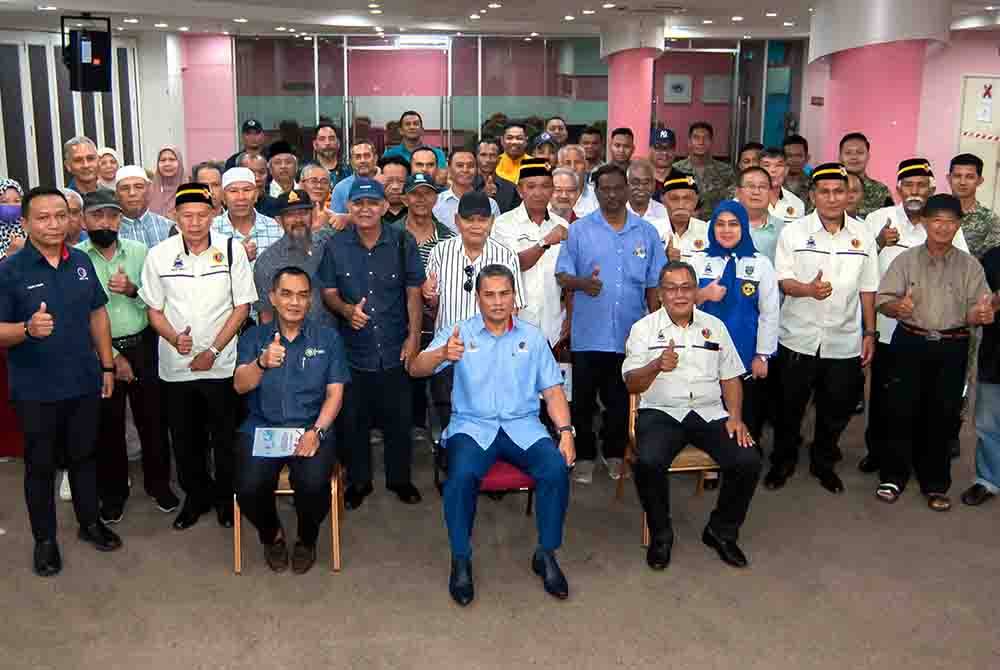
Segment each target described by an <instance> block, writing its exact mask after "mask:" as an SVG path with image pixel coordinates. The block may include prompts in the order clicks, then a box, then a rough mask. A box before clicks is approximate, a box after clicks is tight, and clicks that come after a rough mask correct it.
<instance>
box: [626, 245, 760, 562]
mask: <svg viewBox="0 0 1000 670" xmlns="http://www.w3.org/2000/svg"><path fill="white" fill-rule="evenodd" d="M697 291H698V279H697V277H696V275H695V271H694V268H692V267H691V266H690V265H688V264H687V263H683V262H678V261H671V262H669V263H668V264H667V265H665V266H664V268H663V270H662V271H661V272H660V284H659V293H660V301H661V302H662V303H663V307H661V308H660V309H658V310H657V311H655V312H653V313H652V314H649V315H647V316H645V317H643V318H642V319H640V320H639V321H638V322H636V324H635V325H634V326H632V331H631V333H629V337H628V341H627V342H626V344H625V354H626V358H625V362H624V364H623V365H622V377H623V378H624V380H625V385H626V386H627V387H628V390H629V392H630V393H638V394H640V400H639V414H638V416H637V417H636V445H637V448H638V454H637V456H638V459H637V461H636V463H635V466H634V467H635V487H636V490H637V491H638V492H639V500H640V501H641V502H642V507H643V510H645V512H646V516H647V523H648V525H649V531H650V537H651V541H650V543H649V549H648V551H647V553H646V562H647V563H648V564H649V567H651V568H652V569H654V570H663V569H664V568H666V567H667V565H668V564H669V563H670V552H671V549H672V547H673V540H674V533H673V528H672V526H671V522H670V484H669V482H670V479H669V478H668V477H667V472H668V470H669V468H670V464H671V463H672V462H673V460H674V458H675V457H676V456H677V454H678V453H680V451H681V450H682V449H683V448H684V447H685V446H687V445H688V444H693V445H694V446H696V447H698V448H699V449H701V450H703V451H705V452H706V453H707V454H708V455H710V456H711V457H712V458H713V459H715V461H716V462H717V463H718V464H719V466H720V467H721V468H722V472H723V477H722V489H721V491H720V492H719V502H718V504H717V506H716V508H715V510H714V511H713V512H712V515H711V517H710V519H709V522H708V525H706V526H705V532H704V534H703V535H702V541H703V542H704V543H705V544H706V545H708V546H709V547H712V548H713V549H715V550H716V551H717V552H718V554H719V557H720V558H721V559H722V560H723V561H725V562H726V563H728V564H729V565H732V566H734V567H739V568H742V567H746V565H747V563H748V561H747V558H746V556H745V555H744V554H743V552H742V550H741V549H740V547H739V545H737V543H736V540H737V538H738V536H739V529H740V526H742V525H743V521H744V520H745V519H746V515H747V510H748V509H749V507H750V500H751V498H752V497H753V493H754V489H755V488H756V487H757V480H758V478H759V477H760V468H761V463H760V454H759V452H758V451H757V450H756V449H753V448H751V447H753V445H754V441H753V438H752V437H751V436H750V433H749V431H748V430H747V427H746V425H745V424H744V423H743V420H742V414H741V411H742V407H743V387H742V383H741V382H740V376H741V375H742V374H743V373H744V372H745V371H746V370H745V368H744V367H743V363H742V361H741V360H740V356H739V353H738V352H737V351H736V346H735V345H734V344H733V341H732V339H731V338H730V336H729V331H727V330H726V326H725V325H724V324H723V323H722V321H720V320H719V319H717V318H715V317H714V316H711V315H709V314H706V313H705V312H702V311H700V310H697V309H695V306H694V305H695V296H696V295H697ZM723 402H724V403H725V406H723ZM726 408H728V409H729V411H728V412H727V411H726Z"/></svg>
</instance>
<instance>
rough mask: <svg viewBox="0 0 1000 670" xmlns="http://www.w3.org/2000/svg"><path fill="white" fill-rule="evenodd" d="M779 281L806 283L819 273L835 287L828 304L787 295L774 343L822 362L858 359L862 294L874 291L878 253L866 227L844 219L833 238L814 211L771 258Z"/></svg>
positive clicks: (790, 229)
mask: <svg viewBox="0 0 1000 670" xmlns="http://www.w3.org/2000/svg"><path fill="white" fill-rule="evenodd" d="M774 266H775V270H777V272H778V282H779V283H780V282H781V281H782V280H784V279H794V280H796V281H799V282H802V283H804V284H808V283H809V282H811V281H813V280H814V279H815V278H816V274H817V273H818V272H819V271H820V270H822V271H823V281H827V282H830V283H831V284H832V285H833V293H831V294H830V296H829V297H828V298H827V299H826V300H816V299H815V298H795V297H792V296H790V295H786V296H785V300H784V302H783V303H782V305H781V317H780V324H779V328H780V330H779V332H778V341H779V342H780V343H781V344H782V345H783V346H785V347H786V348H788V349H791V350H792V351H795V352H797V353H800V354H805V355H807V356H821V357H822V358H836V359H843V358H857V357H858V356H860V355H861V339H862V338H861V318H860V315H861V296H860V293H861V292H865V293H874V292H875V291H877V290H878V248H877V247H876V246H875V238H874V237H872V236H871V234H870V233H869V232H868V229H867V228H865V225H864V224H863V223H862V222H860V221H858V220H857V219H853V218H851V217H850V216H847V215H846V214H845V215H844V225H843V226H841V228H840V230H839V231H837V233H836V234H834V235H831V234H830V233H828V232H827V230H826V229H825V228H824V227H823V224H822V223H821V222H820V220H819V215H818V214H817V213H816V212H813V213H812V214H810V215H809V216H806V217H804V218H802V219H799V220H798V221H795V222H794V223H790V224H788V225H786V226H785V229H784V230H782V231H781V236H780V237H779V238H778V250H777V253H776V254H775V262H774Z"/></svg>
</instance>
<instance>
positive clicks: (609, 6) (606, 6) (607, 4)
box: [601, 2, 615, 9]
mask: <svg viewBox="0 0 1000 670" xmlns="http://www.w3.org/2000/svg"><path fill="white" fill-rule="evenodd" d="M601 7H603V8H604V9H614V8H615V3H613V2H605V3H604V4H603V5H601Z"/></svg>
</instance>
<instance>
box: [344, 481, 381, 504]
mask: <svg viewBox="0 0 1000 670" xmlns="http://www.w3.org/2000/svg"><path fill="white" fill-rule="evenodd" d="M374 490H375V487H374V486H372V483H371V482H368V483H366V484H362V485H361V486H358V485H356V484H351V485H350V486H348V487H347V490H346V491H345V492H344V507H346V508H347V509H357V508H359V507H361V503H363V502H364V501H365V498H367V497H368V496H370V495H371V494H372V491H374Z"/></svg>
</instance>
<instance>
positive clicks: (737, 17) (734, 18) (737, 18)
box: [733, 16, 743, 23]
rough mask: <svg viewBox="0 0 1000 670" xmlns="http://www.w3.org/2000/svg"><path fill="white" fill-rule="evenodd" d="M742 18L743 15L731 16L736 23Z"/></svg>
mask: <svg viewBox="0 0 1000 670" xmlns="http://www.w3.org/2000/svg"><path fill="white" fill-rule="evenodd" d="M742 20H743V17H742V16H734V17H733V21H736V22H737V23H739V22H740V21H742Z"/></svg>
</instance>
